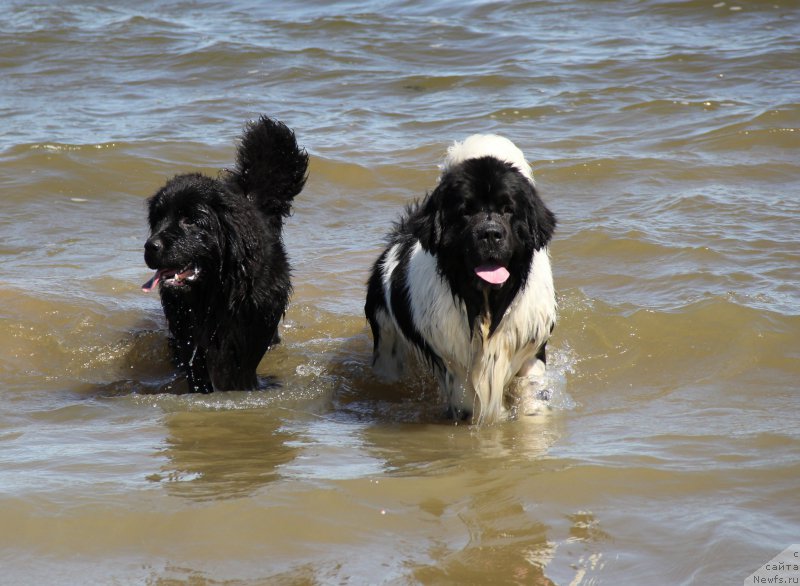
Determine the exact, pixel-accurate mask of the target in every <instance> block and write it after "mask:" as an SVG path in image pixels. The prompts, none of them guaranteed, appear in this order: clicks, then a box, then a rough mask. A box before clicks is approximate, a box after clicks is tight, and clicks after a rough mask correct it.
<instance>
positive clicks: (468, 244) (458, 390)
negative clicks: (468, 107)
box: [365, 135, 556, 423]
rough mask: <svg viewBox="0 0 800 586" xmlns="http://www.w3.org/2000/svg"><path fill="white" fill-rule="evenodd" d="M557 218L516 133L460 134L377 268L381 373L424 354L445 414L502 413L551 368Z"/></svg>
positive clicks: (372, 314) (396, 370) (373, 319)
mask: <svg viewBox="0 0 800 586" xmlns="http://www.w3.org/2000/svg"><path fill="white" fill-rule="evenodd" d="M555 226H556V218H555V216H554V215H553V213H552V212H551V211H550V210H549V209H548V208H547V207H546V206H545V204H544V203H543V202H542V200H541V199H540V198H539V195H538V194H537V192H536V187H535V185H534V180H533V174H532V172H531V168H530V166H529V165H528V163H527V162H526V161H525V157H524V155H523V154H522V152H521V151H520V150H519V149H518V148H517V147H516V146H515V145H514V144H513V143H512V142H511V141H509V140H508V139H506V138H503V137H500V136H495V135H473V136H470V137H469V138H467V139H466V140H465V141H463V142H460V143H459V142H456V143H455V144H453V145H452V146H451V147H450V148H449V149H448V151H447V156H446V158H445V161H444V164H443V165H442V174H441V177H440V179H439V183H438V185H437V186H436V188H435V189H434V190H433V192H432V193H429V194H428V195H426V197H425V198H423V199H422V201H420V202H417V203H416V204H414V205H412V206H410V207H409V208H407V210H406V212H405V214H404V215H403V217H402V218H401V219H400V221H399V222H398V223H397V224H396V226H395V228H394V230H393V231H392V232H391V234H390V235H389V239H388V246H387V248H386V249H385V250H384V252H383V254H381V255H380V257H379V258H378V260H377V261H376V262H375V265H374V266H373V268H372V273H371V276H370V279H369V282H368V285H367V300H366V306H365V313H366V315H367V319H368V320H369V324H370V327H371V329H372V336H373V342H374V353H373V366H374V367H375V370H376V372H377V373H378V374H379V375H382V376H383V378H385V379H388V380H397V379H398V378H399V377H400V376H402V375H403V374H405V372H406V371H407V368H408V365H409V358H410V357H411V356H413V355H417V356H419V357H421V358H422V359H424V360H425V361H426V362H427V363H428V364H429V365H430V366H431V368H432V369H433V372H434V374H435V376H436V378H437V380H438V382H439V387H440V390H441V393H442V395H443V398H444V400H445V401H446V402H447V405H448V414H449V416H451V417H453V418H455V419H468V418H470V417H471V418H472V420H473V421H474V422H476V423H491V422H494V421H497V420H499V419H501V418H502V417H503V416H504V414H506V413H507V411H508V408H509V407H511V405H512V403H513V402H514V401H515V400H516V399H517V398H518V397H519V396H520V395H521V393H524V392H525V391H526V390H527V389H530V388H531V387H532V383H533V380H534V378H535V377H536V376H541V375H543V374H544V365H545V362H546V360H545V347H546V345H547V340H548V339H549V337H550V334H551V332H552V330H553V327H554V326H555V323H556V300H555V294H554V289H553V276H552V273H551V270H550V254H549V250H548V244H549V242H550V239H551V237H552V235H553V231H554V230H555Z"/></svg>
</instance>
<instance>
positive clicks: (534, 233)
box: [525, 185, 556, 250]
mask: <svg viewBox="0 0 800 586" xmlns="http://www.w3.org/2000/svg"><path fill="white" fill-rule="evenodd" d="M528 189H529V192H528V193H527V194H526V196H525V199H526V201H527V206H526V209H525V215H526V220H527V223H528V231H529V233H530V235H531V239H532V240H533V248H534V250H539V249H540V248H544V247H545V246H547V245H548V244H549V243H550V240H551V239H552V237H553V232H555V229H556V216H555V214H553V212H551V211H550V210H549V209H548V208H547V206H546V205H544V202H543V201H542V200H541V198H540V197H539V195H538V194H537V193H536V188H535V187H534V186H533V185H529V186H528Z"/></svg>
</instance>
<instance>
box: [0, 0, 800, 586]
mask: <svg viewBox="0 0 800 586" xmlns="http://www.w3.org/2000/svg"><path fill="white" fill-rule="evenodd" d="M798 54H800V5H798V4H797V3H796V2H788V1H780V0H779V1H777V2H741V3H731V2H712V1H708V2H701V1H698V0H689V1H682V2H662V1H656V0H647V1H645V2H576V1H569V2H550V1H543V2H519V3H487V2H468V3H464V2H450V1H436V2H429V3H426V4H425V5H424V7H421V6H417V4H416V3H411V2H408V3H406V2H368V3H366V4H364V3H343V4H335V5H330V4H329V3H326V2H317V1H316V0H311V1H309V2H303V3H293V4H290V3H285V4H284V5H281V6H277V7H275V6H271V7H269V8H267V7H266V6H262V5H261V4H259V3H248V2H239V1H234V2H228V3H225V4H224V5H223V4H218V3H213V2H197V3H179V4H175V5H172V6H168V7H164V6H162V5H161V4H160V3H151V2H149V1H146V2H144V3H139V4H138V5H136V6H134V7H130V6H128V5H127V4H124V3H112V4H111V5H91V4H86V3H77V2H76V3H52V5H51V4H50V3H48V4H23V3H17V4H6V5H5V6H4V9H3V15H2V17H0V89H1V91H0V112H2V113H3V129H2V132H0V136H2V138H1V139H0V192H1V195H0V197H1V198H2V200H0V201H1V203H0V206H2V207H1V208H0V209H1V210H2V214H1V215H0V257H1V258H2V264H0V339H2V347H0V568H2V573H1V574H0V582H1V583H3V584H180V583H186V584H192V585H203V584H235V585H248V586H249V585H257V584H375V583H389V584H451V583H462V584H559V585H562V584H563V585H577V584H741V583H742V581H743V580H744V579H745V578H746V577H747V576H748V575H750V574H751V573H752V572H754V571H755V570H756V568H758V567H759V565H760V564H763V563H764V562H766V561H767V560H769V559H770V558H772V557H773V556H775V555H776V554H778V553H779V552H780V551H781V550H783V549H785V548H786V547H788V546H789V545H790V544H792V543H798V541H800V426H799V425H798V424H799V423H800V396H799V395H798V391H799V387H800V385H798V382H797V381H798V379H800V286H798V274H800V270H799V269H800V224H799V223H798V217H800V216H799V214H800V193H799V190H798V186H800V163H798V153H799V152H800V67H799V65H800V61H798V58H797V55H798ZM259 113H268V114H270V115H273V116H276V117H278V118H280V119H282V120H284V121H285V122H287V123H288V124H289V125H290V126H292V127H294V128H295V129H296V131H297V134H298V137H299V140H300V142H301V144H303V145H304V146H305V147H307V148H308V150H309V152H310V153H311V158H312V161H311V176H310V179H309V182H308V186H307V188H306V190H305V191H304V192H303V194H302V195H301V196H300V197H299V198H298V200H297V204H296V209H295V214H294V216H293V217H292V218H290V219H289V221H288V222H287V230H286V242H287V246H288V248H289V251H290V254H291V257H292V260H293V263H294V282H295V293H294V296H293V302H292V305H291V308H290V310H289V312H288V315H287V318H286V322H285V324H284V326H283V329H282V335H283V339H284V343H283V344H282V345H281V346H279V347H277V348H275V349H274V350H273V351H271V352H270V353H269V354H268V355H267V356H266V357H265V359H264V361H263V362H262V364H261V367H260V374H262V375H263V376H264V378H265V380H269V381H271V382H273V383H274V388H271V389H270V390H265V391H260V392H253V393H235V392H234V393H227V394H216V395H212V396H191V395H183V394H177V393H175V392H174V391H175V389H180V388H181V382H180V381H179V380H177V381H176V379H175V372H174V369H173V367H172V365H171V364H170V361H169V353H168V349H167V339H166V330H165V324H164V321H163V317H162V315H161V312H160V308H159V304H158V301H157V298H155V297H152V296H145V295H143V294H142V293H141V292H140V290H139V285H140V284H141V283H142V282H143V281H144V280H145V279H146V277H147V276H148V271H147V269H146V267H145V266H144V263H143V260H142V244H143V241H144V238H145V235H146V226H145V213H144V200H145V198H146V197H147V196H148V195H150V194H151V193H153V192H154V191H155V190H156V189H157V188H158V187H159V186H160V185H161V184H162V183H163V181H164V180H165V179H166V178H167V177H169V176H171V175H172V174H174V173H176V172H179V171H187V170H193V169H197V170H202V171H205V172H208V173H215V172H216V170H217V169H218V168H220V167H224V166H226V165H229V164H230V163H231V160H232V157H233V148H234V139H235V137H236V136H237V135H238V133H239V131H240V129H241V126H242V123H243V122H244V120H246V119H248V118H252V117H254V116H256V115H257V114H259ZM472 132H498V133H501V134H504V135H506V136H508V137H509V138H511V139H512V140H514V141H515V142H516V143H517V144H518V145H519V146H520V147H521V148H522V149H523V151H524V152H525V153H526V154H527V155H528V157H529V159H530V161H531V163H532V165H533V168H534V172H535V174H536V178H537V182H538V185H539V187H540V189H541V192H542V195H543V197H544V199H545V200H546V201H547V202H548V204H549V205H550V207H551V208H552V209H553V210H554V211H555V212H556V213H557V215H558V217H559V219H560V225H559V229H558V232H557V236H556V239H555V242H554V245H553V247H552V253H553V266H554V271H555V278H556V285H557V288H558V291H559V303H560V322H559V325H558V327H557V328H556V330H555V337H554V339H553V341H552V342H551V348H552V354H551V356H552V360H551V367H550V372H549V375H548V376H549V383H550V384H551V386H552V388H553V389H554V390H555V398H554V403H553V409H552V411H551V412H550V413H549V414H548V415H547V416H545V417H534V418H522V419H518V420H515V421H511V422H507V423H503V424H498V425H494V426H490V427H484V428H474V427H470V426H465V425H458V426H455V425H453V424H451V423H447V422H444V421H441V420H440V419H439V415H440V407H439V405H437V403H436V398H435V390H434V388H433V386H432V384H431V382H430V381H428V380H426V379H425V378H424V377H420V378H419V379H418V380H414V381H409V382H408V384H407V385H405V386H398V387H389V388H387V387H385V386H383V385H381V384H380V383H379V382H378V381H377V380H375V379H374V378H373V377H372V375H371V373H370V369H369V358H370V356H369V353H370V348H371V341H370V338H369V335H368V331H367V327H366V322H365V320H364V317H363V313H362V307H363V299H364V283H365V280H366V277H367V271H368V269H369V266H370V264H371V262H372V261H373V260H374V258H375V256H376V254H377V252H378V251H379V249H380V247H381V245H382V238H383V235H384V234H385V232H386V230H387V229H388V227H389V225H390V224H391V222H392V220H393V219H395V218H396V216H397V214H398V213H399V211H400V209H401V207H402V206H403V205H404V204H405V203H407V202H408V201H409V200H411V199H412V198H414V197H417V196H419V195H422V194H423V193H424V192H425V190H427V189H430V188H431V187H432V186H433V184H434V181H435V178H436V175H437V168H436V165H437V163H438V162H439V161H440V160H441V157H442V155H443V153H444V150H445V148H446V147H447V145H448V144H449V143H450V142H451V141H452V140H454V139H461V138H464V137H465V136H466V135H468V134H470V133H472Z"/></svg>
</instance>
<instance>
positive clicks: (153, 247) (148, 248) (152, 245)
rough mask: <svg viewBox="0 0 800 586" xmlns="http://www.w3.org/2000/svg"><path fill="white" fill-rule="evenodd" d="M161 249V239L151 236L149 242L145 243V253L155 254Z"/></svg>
mask: <svg viewBox="0 0 800 586" xmlns="http://www.w3.org/2000/svg"><path fill="white" fill-rule="evenodd" d="M159 250H161V240H158V239H154V238H149V239H148V240H147V242H145V243H144V251H145V253H148V252H149V253H150V254H153V253H155V252H158V251H159Z"/></svg>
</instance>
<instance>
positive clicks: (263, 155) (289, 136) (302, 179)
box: [232, 116, 308, 216]
mask: <svg viewBox="0 0 800 586" xmlns="http://www.w3.org/2000/svg"><path fill="white" fill-rule="evenodd" d="M307 169H308V153H307V152H306V151H305V149H301V148H300V147H299V146H298V145H297V140H296V139H295V136H294V132H292V130H291V129H289V128H288V127H287V126H286V125H285V124H283V123H282V122H279V121H277V120H273V119H271V118H268V117H267V116H261V117H260V118H259V119H258V120H256V121H255V122H249V123H248V124H247V126H246V127H245V131H244V134H243V135H242V141H241V144H240V145H239V150H238V152H237V154H236V169H235V170H234V172H233V174H232V175H233V176H232V179H233V181H234V183H236V184H237V185H238V187H239V189H241V191H242V192H243V193H244V194H245V195H247V197H248V198H250V199H251V200H252V201H253V202H255V203H256V205H258V207H259V208H260V209H261V210H262V211H263V212H264V213H265V214H268V215H275V216H288V215H289V213H290V212H291V209H292V200H293V199H294V197H295V196H296V195H297V194H298V193H300V191H302V189H303V186H304V185H305V183H306V178H307Z"/></svg>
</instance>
